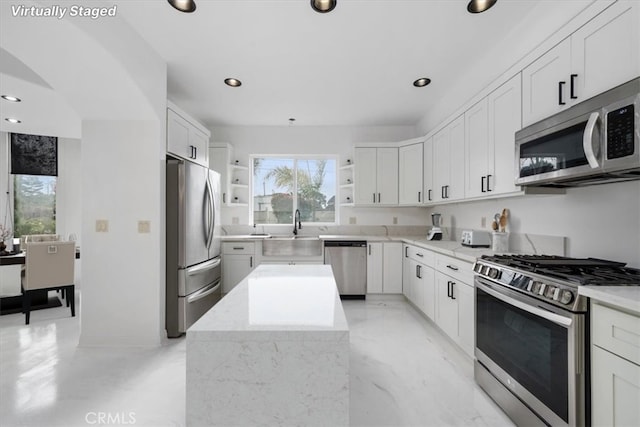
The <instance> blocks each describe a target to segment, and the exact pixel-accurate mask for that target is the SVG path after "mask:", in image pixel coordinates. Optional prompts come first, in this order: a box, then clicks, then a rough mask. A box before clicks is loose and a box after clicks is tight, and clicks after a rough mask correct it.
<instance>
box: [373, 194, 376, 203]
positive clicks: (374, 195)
mask: <svg viewBox="0 0 640 427" xmlns="http://www.w3.org/2000/svg"><path fill="white" fill-rule="evenodd" d="M375 202H376V193H373V203H375Z"/></svg>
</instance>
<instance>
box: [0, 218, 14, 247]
mask: <svg viewBox="0 0 640 427" xmlns="http://www.w3.org/2000/svg"><path fill="white" fill-rule="evenodd" d="M12 235H13V234H12V233H11V229H10V228H9V227H6V226H4V225H2V224H0V252H5V251H6V250H7V245H6V244H5V243H4V241H5V240H7V239H8V238H9V237H11V236H12Z"/></svg>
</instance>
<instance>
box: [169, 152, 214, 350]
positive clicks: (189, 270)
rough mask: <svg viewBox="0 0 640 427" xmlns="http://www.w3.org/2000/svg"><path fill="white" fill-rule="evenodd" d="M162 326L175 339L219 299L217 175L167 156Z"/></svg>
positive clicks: (198, 166)
mask: <svg viewBox="0 0 640 427" xmlns="http://www.w3.org/2000/svg"><path fill="white" fill-rule="evenodd" d="M166 191H167V195H166V224H167V230H166V239H167V248H166V256H167V262H166V282H167V288H166V328H167V336H168V337H169V338H175V337H179V336H180V335H182V334H184V333H185V332H186V330H187V329H188V328H189V326H191V325H192V324H193V323H194V322H195V321H196V320H198V319H199V318H200V317H201V316H202V315H203V314H204V313H206V312H207V311H208V310H209V309H210V308H211V307H213V306H214V304H215V303H217V302H218V301H219V300H220V298H221V281H220V279H221V266H220V175H219V174H218V173H217V172H215V171H212V170H210V169H208V168H205V167H204V166H201V165H198V164H195V163H191V162H188V161H185V160H180V159H176V158H173V157H167V186H166Z"/></svg>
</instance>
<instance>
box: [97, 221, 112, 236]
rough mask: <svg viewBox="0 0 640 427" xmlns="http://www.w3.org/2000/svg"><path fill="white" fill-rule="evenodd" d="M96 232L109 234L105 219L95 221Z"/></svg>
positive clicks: (107, 223) (107, 222)
mask: <svg viewBox="0 0 640 427" xmlns="http://www.w3.org/2000/svg"><path fill="white" fill-rule="evenodd" d="M96 232H97V233H107V232H109V220H107V219H96Z"/></svg>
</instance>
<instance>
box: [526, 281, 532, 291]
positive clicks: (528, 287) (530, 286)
mask: <svg viewBox="0 0 640 427" xmlns="http://www.w3.org/2000/svg"><path fill="white" fill-rule="evenodd" d="M532 289H533V280H529V283H527V292H531V291H532Z"/></svg>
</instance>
